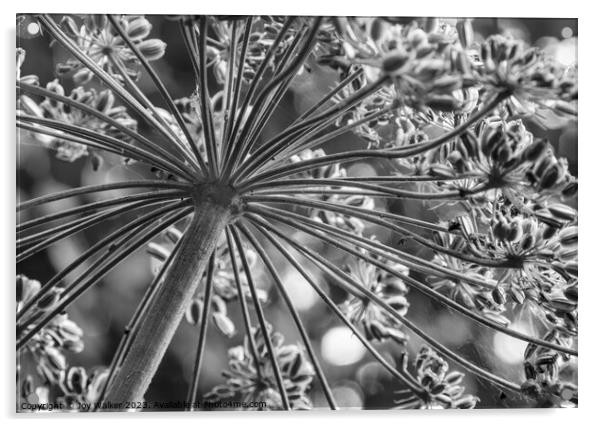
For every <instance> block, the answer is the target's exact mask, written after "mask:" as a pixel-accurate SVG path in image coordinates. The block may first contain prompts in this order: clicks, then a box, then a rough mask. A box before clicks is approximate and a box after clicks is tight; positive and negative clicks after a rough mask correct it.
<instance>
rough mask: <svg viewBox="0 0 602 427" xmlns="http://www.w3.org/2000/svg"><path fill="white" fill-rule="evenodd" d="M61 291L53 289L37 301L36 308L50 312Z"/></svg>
mask: <svg viewBox="0 0 602 427" xmlns="http://www.w3.org/2000/svg"><path fill="white" fill-rule="evenodd" d="M60 297H61V291H60V290H59V289H57V288H53V289H52V290H51V291H50V292H48V293H47V294H46V295H44V296H43V297H42V298H40V299H39V300H38V308H39V309H40V310H42V311H47V310H50V309H51V308H52V307H53V306H54V305H55V304H56V303H57V302H58V300H59V299H60Z"/></svg>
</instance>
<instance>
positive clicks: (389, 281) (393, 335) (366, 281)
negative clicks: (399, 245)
mask: <svg viewBox="0 0 602 427" xmlns="http://www.w3.org/2000/svg"><path fill="white" fill-rule="evenodd" d="M375 258H376V260H377V261H382V262H384V263H385V264H387V266H389V267H391V268H392V269H394V270H395V271H396V272H398V273H399V274H401V275H404V276H405V275H408V274H409V270H408V269H407V267H405V266H403V265H401V264H396V263H393V262H391V261H388V260H383V259H381V258H380V257H376V256H375ZM347 271H348V272H349V274H350V275H351V277H353V278H354V279H355V280H356V281H357V282H358V283H360V284H361V285H362V286H364V287H365V288H366V289H368V290H370V291H371V292H373V293H374V294H375V295H376V296H378V297H379V298H381V299H382V300H383V301H384V302H386V303H387V304H388V305H390V306H391V307H392V308H394V309H395V310H396V311H397V312H398V313H399V314H400V315H402V316H404V315H405V314H406V313H407V311H408V308H409V306H410V303H409V302H408V300H407V298H406V294H407V292H408V289H407V287H406V285H405V283H403V279H401V278H399V277H398V276H395V275H393V274H391V273H389V272H388V271H384V270H382V269H379V268H377V267H376V266H374V265H373V264H371V263H368V262H366V261H365V260H363V259H357V258H353V259H352V260H351V261H350V262H349V263H348V264H347ZM343 312H344V313H345V314H346V315H347V316H348V317H349V319H350V320H351V321H352V322H353V323H356V324H360V325H362V326H363V329H364V333H365V334H366V337H367V338H368V339H371V340H372V339H374V340H378V341H381V340H386V339H392V340H393V341H395V342H397V343H399V344H405V343H406V341H407V339H408V337H407V335H406V334H405V333H404V332H403V331H402V326H401V324H400V323H399V322H398V321H397V320H395V319H393V318H392V317H391V316H390V315H389V314H388V313H386V312H385V311H384V310H383V309H382V308H381V307H378V306H376V305H375V304H374V303H372V302H370V301H369V300H367V299H360V298H359V297H357V296H351V297H350V298H349V299H348V300H347V301H346V302H345V303H344V306H343Z"/></svg>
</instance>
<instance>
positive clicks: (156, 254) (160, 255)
mask: <svg viewBox="0 0 602 427" xmlns="http://www.w3.org/2000/svg"><path fill="white" fill-rule="evenodd" d="M146 252H147V253H148V254H149V255H150V256H152V257H153V258H155V259H157V260H159V261H161V262H165V261H166V260H167V258H169V255H170V254H171V252H170V251H169V250H168V249H166V248H165V247H163V246H161V245H160V244H158V243H155V242H150V243H149V244H148V246H147V248H146Z"/></svg>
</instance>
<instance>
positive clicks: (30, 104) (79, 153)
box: [19, 79, 137, 169]
mask: <svg viewBox="0 0 602 427" xmlns="http://www.w3.org/2000/svg"><path fill="white" fill-rule="evenodd" d="M46 89H47V90H49V91H52V92H55V93H57V94H58V95H61V96H66V95H65V89H64V88H63V86H61V84H60V83H59V82H58V79H57V80H54V81H52V82H50V83H48V84H47V85H46ZM68 97H69V98H71V99H72V100H74V101H77V102H81V103H82V104H85V105H87V106H88V107H92V108H94V109H95V110H97V111H98V112H100V113H103V114H105V115H106V116H107V117H108V118H110V119H111V120H114V121H115V122H117V123H119V124H120V125H122V126H124V127H126V128H128V129H131V130H132V131H136V128H137V122H136V120H134V119H133V118H132V117H131V116H130V115H129V114H128V112H127V111H126V108H125V107H124V106H120V105H116V103H115V95H113V92H111V91H110V90H109V89H105V90H103V91H100V92H97V91H96V90H95V89H89V90H86V89H84V88H83V87H82V86H78V87H76V88H75V89H73V90H72V91H71V93H70V94H69V96H68ZM19 109H20V110H21V111H23V112H25V113H27V114H29V115H33V116H36V117H40V118H48V119H53V120H58V121H60V122H63V123H68V124H71V125H75V126H81V127H83V128H85V129H89V130H93V131H96V132H99V133H102V134H106V135H109V136H112V137H115V138H119V139H121V140H126V141H127V140H129V137H128V136H126V135H124V134H123V132H121V131H119V130H118V129H115V128H114V127H112V126H111V124H109V123H107V122H106V121H103V120H100V119H99V118H98V117H95V116H93V115H91V114H89V113H86V112H85V111H82V110H80V109H78V108H75V107H72V106H71V105H67V104H65V103H63V102H59V101H57V100H55V99H52V98H50V97H46V98H44V99H43V101H42V102H40V103H39V104H38V103H36V102H35V101H34V100H33V99H32V98H30V97H29V96H27V95H23V96H21V97H20V99H19ZM33 135H34V137H35V138H36V139H38V140H39V141H40V142H42V143H43V144H44V145H46V146H47V147H49V148H51V149H53V150H56V157H57V158H58V159H60V160H64V161H68V162H73V161H75V160H77V159H79V158H80V157H84V156H87V155H93V156H94V157H95V158H96V159H97V161H100V159H101V157H100V156H99V154H97V153H96V152H95V150H94V149H91V148H89V147H87V146H85V145H83V144H78V143H76V142H72V141H68V140H64V139H61V138H60V137H55V136H50V135H42V134H40V133H33ZM94 164H96V165H97V166H96V169H97V168H98V165H99V163H98V162H95V163H94Z"/></svg>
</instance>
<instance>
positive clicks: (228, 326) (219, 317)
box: [213, 313, 236, 338]
mask: <svg viewBox="0 0 602 427" xmlns="http://www.w3.org/2000/svg"><path fill="white" fill-rule="evenodd" d="M213 322H214V323H215V326H217V329H219V331H220V332H221V333H222V334H224V335H225V336H226V337H228V338H232V337H233V336H234V334H235V333H236V328H235V327H234V323H232V320H230V318H229V317H228V316H226V315H225V314H224V313H213Z"/></svg>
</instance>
